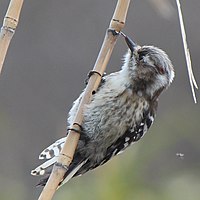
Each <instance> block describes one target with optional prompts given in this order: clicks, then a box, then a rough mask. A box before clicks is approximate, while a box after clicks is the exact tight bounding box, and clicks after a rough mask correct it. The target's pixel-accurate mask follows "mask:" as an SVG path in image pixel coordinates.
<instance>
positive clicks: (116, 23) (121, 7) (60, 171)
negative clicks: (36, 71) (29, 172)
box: [39, 0, 130, 200]
mask: <svg viewBox="0 0 200 200" xmlns="http://www.w3.org/2000/svg"><path fill="white" fill-rule="evenodd" d="M129 3H130V0H118V3H117V6H116V9H115V12H114V15H113V18H112V20H111V22H110V26H109V29H108V30H107V31H106V35H105V38H104V42H103V44H102V47H101V50H100V52H99V55H98V58H97V60H96V63H95V66H94V68H93V71H96V72H97V73H93V75H92V76H91V77H90V79H89V82H88V84H87V87H86V89H85V92H84V95H83V97H82V100H81V103H80V106H79V108H78V112H77V114H76V117H75V120H74V122H73V125H72V127H71V129H72V130H70V131H69V133H68V135H67V139H66V142H65V145H64V147H63V149H62V151H61V153H60V155H59V157H58V161H57V163H56V164H55V165H54V167H53V170H52V173H51V175H50V177H49V180H48V182H47V183H46V186H45V187H44V189H43V191H42V193H41V195H40V197H39V200H50V199H52V197H53V195H54V193H55V191H56V189H57V187H58V184H59V183H60V182H61V181H62V179H63V176H64V174H65V173H66V171H67V167H68V166H69V165H70V163H71V162H72V159H73V155H74V152H75V149H76V147H77V144H78V140H79V137H80V134H79V133H77V131H73V130H78V131H80V126H81V124H82V121H83V115H82V113H83V108H84V105H85V104H88V103H89V102H90V100H91V97H92V94H93V92H94V91H96V90H97V88H98V86H99V83H100V81H101V77H102V75H103V73H104V71H105V68H106V66H107V63H108V61H109V59H110V56H111V53H112V50H113V47H114V45H115V43H116V40H117V36H118V35H117V34H113V32H112V31H110V30H115V31H117V32H120V31H121V29H122V28H123V27H124V25H125V20H126V15H127V11H128V7H129Z"/></svg>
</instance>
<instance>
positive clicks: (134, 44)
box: [120, 32, 138, 52]
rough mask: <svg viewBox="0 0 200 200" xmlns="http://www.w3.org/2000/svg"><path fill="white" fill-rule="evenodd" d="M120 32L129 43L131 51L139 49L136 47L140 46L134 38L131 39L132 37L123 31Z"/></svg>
mask: <svg viewBox="0 0 200 200" xmlns="http://www.w3.org/2000/svg"><path fill="white" fill-rule="evenodd" d="M120 34H121V35H122V36H123V37H124V38H125V41H126V44H127V45H128V47H129V49H130V50H131V52H134V51H135V50H136V49H137V48H136V47H138V45H137V44H136V43H135V42H133V40H131V38H129V37H128V36H127V35H125V34H124V33H123V32H120Z"/></svg>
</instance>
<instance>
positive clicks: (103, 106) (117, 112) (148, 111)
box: [31, 35, 174, 186]
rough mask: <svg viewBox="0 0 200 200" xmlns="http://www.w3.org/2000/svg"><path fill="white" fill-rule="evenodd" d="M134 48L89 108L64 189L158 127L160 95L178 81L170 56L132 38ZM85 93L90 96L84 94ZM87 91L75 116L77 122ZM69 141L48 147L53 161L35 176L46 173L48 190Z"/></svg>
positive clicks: (44, 156)
mask: <svg viewBox="0 0 200 200" xmlns="http://www.w3.org/2000/svg"><path fill="white" fill-rule="evenodd" d="M123 36H124V37H125V40H126V43H127V45H128V47H129V49H128V51H127V53H126V55H125V56H124V61H123V65H122V68H121V70H120V71H118V72H115V73H111V74H110V75H106V76H105V77H104V81H102V83H101V84H100V86H99V88H98V90H97V91H96V93H95V94H94V95H93V96H92V101H91V102H90V103H89V104H88V105H85V108H84V112H83V123H82V131H81V136H80V140H79V142H78V146H77V149H76V151H75V155H74V159H73V161H72V163H71V164H70V166H69V168H68V171H67V172H66V174H65V176H64V178H63V180H62V181H61V182H60V186H61V185H63V184H64V183H65V182H67V181H69V180H70V179H71V178H73V177H76V176H78V175H82V174H84V173H86V172H87V171H89V170H92V169H94V168H96V167H98V166H100V165H103V164H104V163H106V162H107V161H109V160H110V159H111V158H113V157H114V156H115V155H118V154H120V153H121V152H123V151H124V150H125V149H126V148H127V147H129V146H130V145H132V144H134V143H135V142H137V141H138V140H140V139H141V138H142V137H143V136H144V134H145V133H146V132H147V130H148V129H149V128H150V126H151V125H152V123H153V121H154V118H155V114H156V110H157V104H158V98H159V96H160V94H161V93H162V92H163V91H164V90H166V89H167V88H168V87H169V85H170V84H171V83H172V81H173V79H174V68H173V65H172V63H171V61H170V59H169V57H168V56H167V54H166V53H165V52H164V51H163V50H161V49H159V48H157V47H154V46H139V45H137V44H136V43H134V42H133V41H132V40H131V39H130V38H129V37H128V36H126V35H123ZM83 93H84V92H83ZM83 93H82V94H81V95H80V96H79V97H78V99H77V100H76V101H74V104H73V106H72V108H71V110H70V112H69V117H68V123H69V124H72V123H73V121H74V118H75V114H76V112H77V109H78V106H79V103H80V100H81V98H82V96H83ZM65 139H66V137H63V138H61V139H59V140H57V141H56V142H55V143H53V144H52V145H50V146H49V147H48V148H46V149H45V150H44V151H43V152H42V153H41V154H40V156H39V159H47V161H46V162H45V163H43V164H41V165H40V166H39V167H37V168H36V169H34V170H32V172H31V174H32V175H46V177H44V178H43V179H41V180H40V182H39V183H38V185H41V186H44V185H45V184H46V182H47V180H48V178H49V175H50V173H51V170H52V166H53V164H54V163H56V162H57V157H58V155H59V153H60V151H61V149H62V147H63V145H64V142H65Z"/></svg>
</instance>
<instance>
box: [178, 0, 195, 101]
mask: <svg viewBox="0 0 200 200" xmlns="http://www.w3.org/2000/svg"><path fill="white" fill-rule="evenodd" d="M176 4H177V8H178V15H179V21H180V27H181V35H182V40H183V47H184V52H185V59H186V64H187V69H188V76H189V81H190V86H191V90H192V95H193V99H194V102H195V103H197V99H196V94H195V89H194V87H195V88H196V89H198V85H197V83H196V80H195V77H194V74H193V70H192V62H191V57H190V50H189V48H188V44H187V37H186V32H185V27H184V22H183V15H182V11H181V5H180V1H179V0H176Z"/></svg>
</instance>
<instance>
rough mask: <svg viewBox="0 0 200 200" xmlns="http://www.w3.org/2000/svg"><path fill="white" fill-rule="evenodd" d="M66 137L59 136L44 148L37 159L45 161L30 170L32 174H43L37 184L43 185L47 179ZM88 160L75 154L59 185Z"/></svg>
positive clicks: (66, 180)
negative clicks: (59, 137)
mask: <svg viewBox="0 0 200 200" xmlns="http://www.w3.org/2000/svg"><path fill="white" fill-rule="evenodd" d="M65 140H66V137H64V138H61V139H59V140H57V141H56V142H54V143H53V144H52V145H50V146H49V147H47V148H46V149H44V150H43V151H42V152H41V153H40V155H39V159H46V160H47V161H46V162H44V163H43V164H41V165H39V166H38V167H37V168H35V169H34V170H32V171H31V175H33V176H43V175H46V177H44V178H42V179H41V180H40V181H39V183H38V184H37V186H45V185H46V182H47V181H48V179H49V176H50V174H51V171H52V169H53V165H54V164H55V163H56V162H57V159H58V156H59V153H60V151H61V150H62V148H63V145H64V142H65ZM87 161H88V159H81V157H79V156H77V157H76V158H75V161H73V163H72V164H71V165H70V166H69V169H68V171H67V172H66V174H65V176H64V178H63V180H62V181H61V182H60V184H59V187H60V186H62V185H63V184H64V183H66V182H68V181H69V180H70V179H71V178H72V177H73V176H74V175H75V174H76V173H77V172H78V171H79V170H80V168H81V167H82V166H83V165H84V164H85V163H86V162H87Z"/></svg>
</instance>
